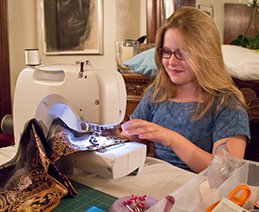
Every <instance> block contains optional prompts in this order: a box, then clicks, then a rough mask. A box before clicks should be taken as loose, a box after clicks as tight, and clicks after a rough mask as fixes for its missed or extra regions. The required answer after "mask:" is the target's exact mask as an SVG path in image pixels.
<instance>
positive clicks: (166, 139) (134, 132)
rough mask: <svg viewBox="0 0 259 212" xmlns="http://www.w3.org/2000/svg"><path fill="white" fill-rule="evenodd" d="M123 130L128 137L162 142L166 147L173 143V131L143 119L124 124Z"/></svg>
mask: <svg viewBox="0 0 259 212" xmlns="http://www.w3.org/2000/svg"><path fill="white" fill-rule="evenodd" d="M121 128H122V130H123V132H124V133H125V134H126V135H127V136H138V138H139V139H146V140H149V141H153V142H160V143H162V144H163V145H165V146H169V145H170V143H171V142H170V141H171V139H170V136H171V135H172V131H171V130H169V129H166V128H164V127H161V126H159V125H157V124H154V123H151V122H148V121H144V120H141V119H134V120H130V121H128V122H126V123H124V124H122V125H121Z"/></svg>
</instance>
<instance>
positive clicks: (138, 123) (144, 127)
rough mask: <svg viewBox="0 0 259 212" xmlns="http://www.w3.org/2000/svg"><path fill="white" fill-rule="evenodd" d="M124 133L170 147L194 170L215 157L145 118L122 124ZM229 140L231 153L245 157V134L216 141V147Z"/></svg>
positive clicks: (228, 144)
mask: <svg viewBox="0 0 259 212" xmlns="http://www.w3.org/2000/svg"><path fill="white" fill-rule="evenodd" d="M121 127H122V129H123V132H124V135H126V136H129V137H132V136H134V137H136V136H137V137H138V138H139V139H146V140H150V141H153V142H160V143H161V144H163V145H165V146H168V147H170V148H171V149H172V150H173V151H174V152H175V153H176V154H177V156H178V157H179V158H180V159H181V160H182V161H183V162H184V163H185V164H186V165H187V166H189V167H190V168H191V169H192V170H193V171H194V172H196V173H198V172H200V171H202V170H203V169H205V168H206V167H207V166H208V165H209V163H210V161H211V160H212V158H213V154H211V153H208V152H206V151H204V150H203V149H201V148H199V147H197V146H196V145H194V144H193V143H192V142H191V141H189V140H188V139H186V138H185V137H183V136H182V135H180V134H179V133H177V132H175V131H172V130H169V129H167V128H164V127H161V126H159V125H157V124H154V123H150V122H147V121H143V120H139V119H136V120H131V121H128V122H126V123H124V124H123V125H122V126H121ZM129 139H130V138H129ZM226 140H227V147H228V150H229V152H230V154H231V155H233V156H235V157H239V158H243V157H244V152H245V146H246V138H245V137H244V136H236V137H230V138H227V139H222V140H219V141H217V142H215V143H214V146H213V152H214V151H215V148H216V147H217V146H218V145H220V144H221V143H223V142H225V141H226Z"/></svg>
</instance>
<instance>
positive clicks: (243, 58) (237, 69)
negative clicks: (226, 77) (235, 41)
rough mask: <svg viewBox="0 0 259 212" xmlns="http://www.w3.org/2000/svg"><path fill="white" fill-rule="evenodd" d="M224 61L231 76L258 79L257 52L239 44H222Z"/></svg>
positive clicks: (258, 57) (258, 64) (258, 54)
mask: <svg viewBox="0 0 259 212" xmlns="http://www.w3.org/2000/svg"><path fill="white" fill-rule="evenodd" d="M222 53H223V59H224V63H225V65H226V66H227V69H228V71H229V72H230V74H231V76H233V77H235V78H237V79H240V80H259V53H258V52H256V51H254V50H251V49H247V48H244V47H240V46H234V45H222Z"/></svg>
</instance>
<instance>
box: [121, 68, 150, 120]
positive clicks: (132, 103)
mask: <svg viewBox="0 0 259 212" xmlns="http://www.w3.org/2000/svg"><path fill="white" fill-rule="evenodd" d="M122 76H123V78H124V80H125V84H126V90H127V108H126V114H125V118H124V121H128V120H129V115H130V114H131V113H132V112H133V111H134V109H135V107H136V106H137V104H138V103H139V101H140V99H141V97H142V94H143V92H144V91H145V89H146V88H147V87H148V85H149V84H150V82H151V78H150V77H145V76H143V75H141V74H135V73H130V72H129V73H127V72H126V73H122Z"/></svg>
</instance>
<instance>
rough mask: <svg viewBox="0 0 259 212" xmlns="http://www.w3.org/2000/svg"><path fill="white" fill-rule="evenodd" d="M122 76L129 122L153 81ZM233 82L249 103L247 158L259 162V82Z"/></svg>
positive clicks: (130, 75) (126, 118)
mask: <svg viewBox="0 0 259 212" xmlns="http://www.w3.org/2000/svg"><path fill="white" fill-rule="evenodd" d="M122 76H123V78H124V80H125V84H126V90H127V109H126V115H125V119H124V121H127V120H128V117H129V115H130V114H131V113H132V112H133V110H134V109H135V107H136V106H137V104H138V103H139V101H140V99H141V97H142V94H143V92H144V90H145V89H146V88H147V86H148V85H149V84H150V82H151V81H152V79H151V78H150V77H147V76H143V75H141V74H135V73H122ZM233 80H234V82H235V83H236V85H237V86H238V87H239V89H240V90H241V91H242V92H243V94H244V96H245V98H246V99H247V102H248V103H249V110H248V115H249V121H250V130H251V138H252V140H251V142H250V143H249V144H248V146H247V150H246V155H245V158H246V159H248V160H254V161H258V162H259V81H242V80H238V79H233ZM151 154H152V153H151Z"/></svg>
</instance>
